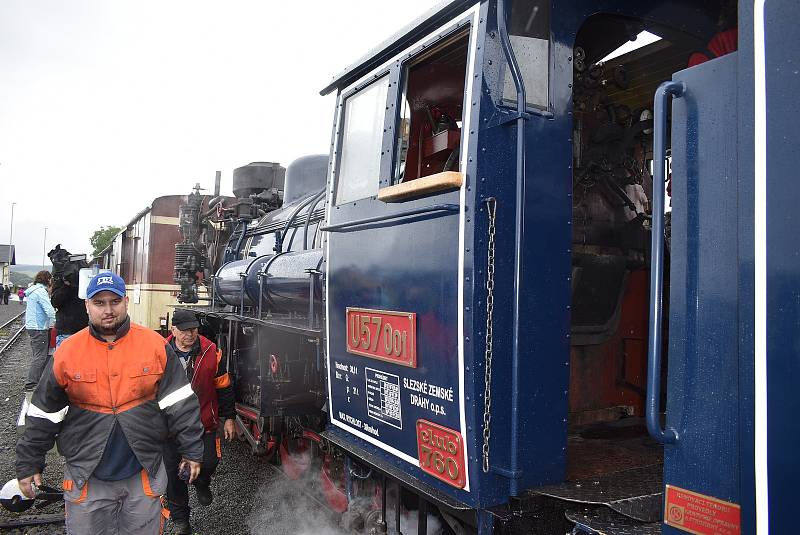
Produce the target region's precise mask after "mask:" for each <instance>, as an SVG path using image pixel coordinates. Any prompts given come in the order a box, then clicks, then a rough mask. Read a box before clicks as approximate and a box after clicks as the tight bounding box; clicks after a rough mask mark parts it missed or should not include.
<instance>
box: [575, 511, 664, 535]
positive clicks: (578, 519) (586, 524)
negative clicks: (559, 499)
mask: <svg viewBox="0 0 800 535" xmlns="http://www.w3.org/2000/svg"><path fill="white" fill-rule="evenodd" d="M565 516H566V517H567V520H569V521H570V522H574V523H575V528H574V529H573V530H572V535H584V534H586V535H661V522H638V521H636V520H633V519H631V518H628V517H626V516H624V515H621V514H619V513H615V512H614V511H612V510H611V509H608V508H607V507H598V508H596V509H587V510H583V511H567V512H566V513H565Z"/></svg>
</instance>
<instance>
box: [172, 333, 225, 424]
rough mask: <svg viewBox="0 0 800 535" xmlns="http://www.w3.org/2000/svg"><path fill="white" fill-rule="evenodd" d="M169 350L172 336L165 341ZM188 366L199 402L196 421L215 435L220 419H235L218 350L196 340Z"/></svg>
mask: <svg viewBox="0 0 800 535" xmlns="http://www.w3.org/2000/svg"><path fill="white" fill-rule="evenodd" d="M166 343H167V345H169V346H170V347H173V344H174V342H173V336H172V335H169V336H168V337H167V339H166ZM189 365H190V366H191V369H192V378H191V384H192V389H193V390H194V393H195V394H197V398H198V399H199V400H200V418H201V419H202V420H203V427H205V430H206V432H207V433H211V432H216V431H217V428H218V427H219V420H220V417H222V418H225V419H227V418H233V417H235V416H236V411H235V408H234V405H235V401H234V395H233V386H232V385H231V379H230V375H228V369H227V366H226V363H225V360H224V359H223V358H222V351H220V350H218V349H217V345H216V344H215V343H214V342H212V341H211V340H209V339H208V338H206V337H205V336H200V337H198V340H197V342H195V344H194V346H193V347H192V349H191V350H190V351H189Z"/></svg>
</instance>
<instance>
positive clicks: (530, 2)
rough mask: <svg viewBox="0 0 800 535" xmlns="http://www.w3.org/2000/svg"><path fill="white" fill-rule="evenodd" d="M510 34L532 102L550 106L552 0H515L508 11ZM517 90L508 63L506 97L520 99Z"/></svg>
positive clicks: (526, 90)
mask: <svg viewBox="0 0 800 535" xmlns="http://www.w3.org/2000/svg"><path fill="white" fill-rule="evenodd" d="M508 37H509V39H510V40H511V47H512V48H513V49H514V56H516V58H517V63H518V64H519V68H520V70H521V71H522V80H523V82H524V83H525V96H526V98H527V101H528V105H529V106H535V107H538V108H547V107H548V93H547V91H548V87H547V86H548V78H549V73H548V67H549V61H548V52H549V44H550V2H549V0H547V1H545V0H514V1H513V2H512V3H511V12H510V13H509V14H508ZM516 98H517V91H516V88H515V87H514V78H513V77H512V76H511V72H510V70H509V69H508V66H506V67H505V70H504V72H503V101H504V103H506V104H514V103H516Z"/></svg>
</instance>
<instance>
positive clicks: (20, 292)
mask: <svg viewBox="0 0 800 535" xmlns="http://www.w3.org/2000/svg"><path fill="white" fill-rule="evenodd" d="M17 298H19V302H20V303H23V302H24V301H25V290H24V289H23V288H20V289H19V290H17Z"/></svg>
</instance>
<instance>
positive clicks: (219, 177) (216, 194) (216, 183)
mask: <svg viewBox="0 0 800 535" xmlns="http://www.w3.org/2000/svg"><path fill="white" fill-rule="evenodd" d="M221 180H222V171H217V175H216V177H214V197H219V183H220V181H221Z"/></svg>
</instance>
